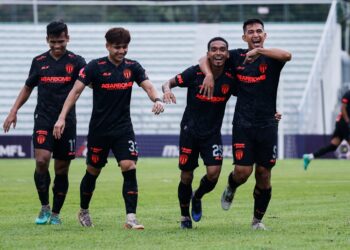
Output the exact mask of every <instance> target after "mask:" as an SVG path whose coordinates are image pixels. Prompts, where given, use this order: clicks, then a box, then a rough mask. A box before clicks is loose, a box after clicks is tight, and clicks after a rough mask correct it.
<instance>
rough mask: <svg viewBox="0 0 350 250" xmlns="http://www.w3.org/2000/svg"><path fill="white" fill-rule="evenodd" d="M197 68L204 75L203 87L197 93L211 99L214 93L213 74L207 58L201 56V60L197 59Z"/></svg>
mask: <svg viewBox="0 0 350 250" xmlns="http://www.w3.org/2000/svg"><path fill="white" fill-rule="evenodd" d="M199 68H200V69H201V71H202V72H203V73H204V75H205V78H204V80H203V85H202V88H201V90H200V91H199V93H200V94H203V95H206V96H208V97H209V98H212V97H213V92H214V91H213V90H214V77H213V72H212V71H211V69H210V64H209V60H208V57H207V56H203V57H202V58H201V59H199Z"/></svg>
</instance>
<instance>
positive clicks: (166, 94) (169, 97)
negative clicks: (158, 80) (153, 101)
mask: <svg viewBox="0 0 350 250" xmlns="http://www.w3.org/2000/svg"><path fill="white" fill-rule="evenodd" d="M174 87H176V81H175V78H171V79H170V80H168V81H166V82H165V83H164V84H163V85H162V91H163V101H164V102H165V103H166V104H170V103H176V97H175V95H174V93H173V92H171V89H172V88H174Z"/></svg>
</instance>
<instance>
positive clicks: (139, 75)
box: [79, 57, 148, 136]
mask: <svg viewBox="0 0 350 250" xmlns="http://www.w3.org/2000/svg"><path fill="white" fill-rule="evenodd" d="M147 79H148V77H147V74H146V72H145V70H144V69H143V67H142V66H141V65H140V64H139V63H138V62H137V61H133V60H129V59H124V60H123V62H122V63H121V64H120V65H118V66H116V65H115V64H113V63H112V62H111V61H110V60H109V59H108V57H103V58H99V59H95V60H92V61H91V62H89V63H88V64H87V65H86V67H85V68H84V69H82V70H81V72H80V74H79V80H80V81H81V82H83V83H84V84H85V85H90V84H91V87H92V89H93V108H92V114H91V120H90V125H89V134H90V133H94V135H116V136H118V135H121V134H123V133H124V132H125V131H128V130H130V129H131V130H132V124H131V117H130V100H131V91H132V86H133V83H134V82H136V83H137V84H138V85H139V86H140V84H141V83H142V82H143V81H145V80H147Z"/></svg>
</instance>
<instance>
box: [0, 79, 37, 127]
mask: <svg viewBox="0 0 350 250" xmlns="http://www.w3.org/2000/svg"><path fill="white" fill-rule="evenodd" d="M32 91H33V88H30V87H28V86H27V85H24V87H23V88H22V89H21V91H20V92H19V94H18V96H17V99H16V101H15V103H14V104H13V106H12V108H11V110H10V112H9V114H8V116H7V117H6V119H5V121H4V124H3V129H4V132H5V133H7V132H8V131H9V130H10V127H11V124H13V128H16V123H17V112H18V110H19V109H20V108H21V107H22V106H23V104H24V103H25V102H26V101H27V100H28V98H29V96H30V94H31V93H32Z"/></svg>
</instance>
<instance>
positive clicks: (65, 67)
mask: <svg viewBox="0 0 350 250" xmlns="http://www.w3.org/2000/svg"><path fill="white" fill-rule="evenodd" d="M85 64H86V63H85V60H84V58H83V57H81V56H79V55H76V54H74V53H72V52H70V51H67V52H66V53H65V54H64V55H63V56H62V57H61V58H60V59H58V60H56V59H54V58H53V57H52V56H51V55H50V52H49V51H47V52H45V53H43V54H41V55H39V56H37V57H35V58H34V59H33V61H32V65H31V67H30V71H29V76H28V78H27V80H26V83H25V84H26V86H28V87H29V88H34V87H38V99H37V105H36V108H35V122H36V123H40V124H41V125H43V126H49V127H53V126H54V124H55V122H56V121H57V119H58V116H59V114H60V112H61V109H62V107H63V104H64V101H65V100H66V97H67V96H68V94H69V92H70V90H71V89H72V88H73V85H74V83H75V80H76V79H77V78H78V75H79V71H80V69H81V68H83V67H84V66H85ZM75 125H76V116H75V107H73V108H72V109H71V111H70V112H69V114H68V115H67V126H75Z"/></svg>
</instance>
